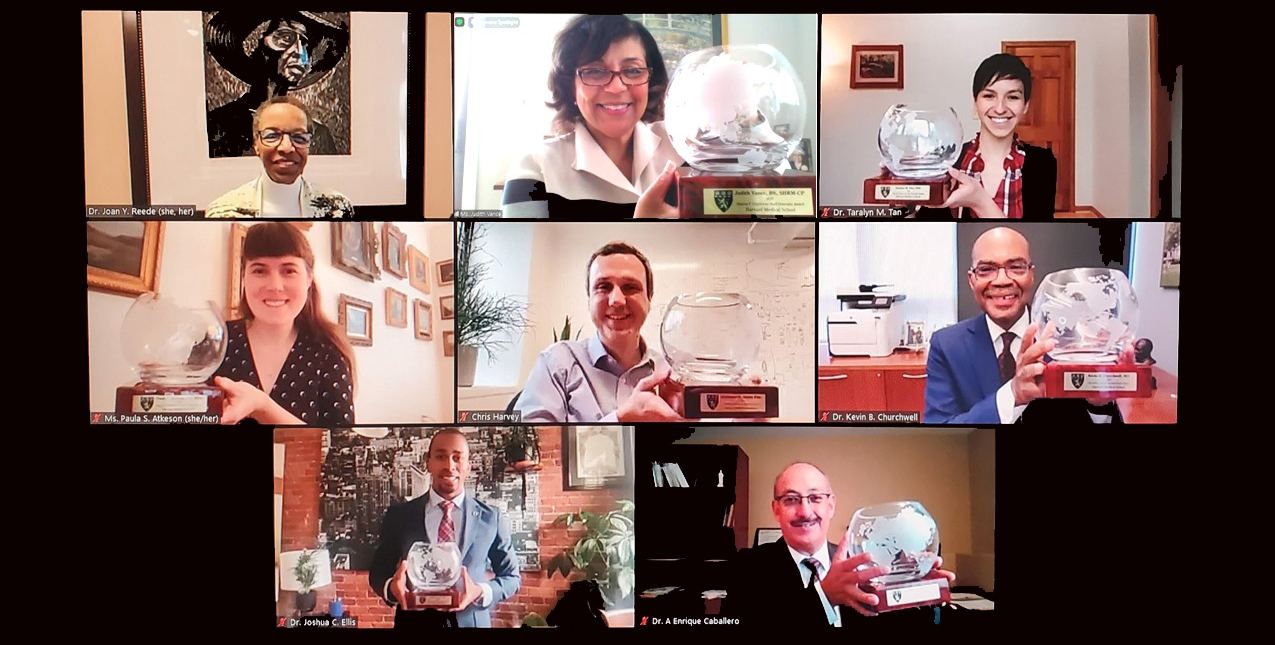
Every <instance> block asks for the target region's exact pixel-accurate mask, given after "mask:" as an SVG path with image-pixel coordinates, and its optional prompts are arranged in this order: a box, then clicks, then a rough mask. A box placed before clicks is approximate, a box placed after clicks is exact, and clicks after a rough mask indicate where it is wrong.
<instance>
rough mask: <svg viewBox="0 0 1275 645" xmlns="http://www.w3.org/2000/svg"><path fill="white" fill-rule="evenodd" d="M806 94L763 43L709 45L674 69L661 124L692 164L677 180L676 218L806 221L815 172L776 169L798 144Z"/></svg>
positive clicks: (781, 59)
mask: <svg viewBox="0 0 1275 645" xmlns="http://www.w3.org/2000/svg"><path fill="white" fill-rule="evenodd" d="M806 108H807V101H806V93H805V90H804V89H803V88H802V86H801V81H800V80H798V78H797V72H796V70H795V69H793V67H792V65H791V64H789V63H788V59H786V58H784V55H783V54H781V53H779V51H778V50H776V49H775V48H774V47H770V46H768V45H739V46H725V47H712V48H709V49H703V50H700V51H697V52H693V53H690V54H687V55H686V56H685V57H684V58H683V59H682V60H681V62H679V63H678V64H677V69H675V70H674V71H673V77H672V79H671V80H670V81H669V87H668V92H667V93H666V94H665V97H664V126H665V128H666V129H667V131H668V136H669V139H670V140H671V141H672V143H673V148H674V149H675V150H677V153H678V154H679V155H681V156H682V159H685V160H686V162H687V163H689V164H690V165H691V168H689V169H687V168H681V169H679V170H678V176H677V194H678V196H677V203H678V208H679V210H680V211H681V214H682V216H683V217H704V216H710V217H711V216H717V217H730V216H740V217H748V216H753V215H760V216H813V215H814V214H815V175H814V173H812V172H808V171H797V170H783V171H780V170H778V168H779V166H780V165H782V164H783V163H784V161H786V160H787V159H788V157H789V155H791V154H792V153H793V150H795V149H796V148H797V146H799V145H801V134H802V129H803V128H804V127H805V124H806Z"/></svg>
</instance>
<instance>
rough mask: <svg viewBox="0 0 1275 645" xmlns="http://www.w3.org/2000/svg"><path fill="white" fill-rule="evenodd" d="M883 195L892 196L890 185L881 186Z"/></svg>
mask: <svg viewBox="0 0 1275 645" xmlns="http://www.w3.org/2000/svg"><path fill="white" fill-rule="evenodd" d="M881 196H882V197H889V196H890V187H889V186H882V187H881Z"/></svg>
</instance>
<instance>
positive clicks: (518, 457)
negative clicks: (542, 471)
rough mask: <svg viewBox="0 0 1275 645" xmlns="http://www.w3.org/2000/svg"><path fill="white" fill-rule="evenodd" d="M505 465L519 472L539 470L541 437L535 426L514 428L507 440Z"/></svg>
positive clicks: (511, 429)
mask: <svg viewBox="0 0 1275 645" xmlns="http://www.w3.org/2000/svg"><path fill="white" fill-rule="evenodd" d="M505 464H506V465H507V466H508V467H509V468H511V469H513V470H515V471H517V472H523V471H526V470H538V469H539V466H540V435H539V434H537V432H536V428H535V427H534V426H513V427H512V428H510V429H509V434H508V435H506V440H505Z"/></svg>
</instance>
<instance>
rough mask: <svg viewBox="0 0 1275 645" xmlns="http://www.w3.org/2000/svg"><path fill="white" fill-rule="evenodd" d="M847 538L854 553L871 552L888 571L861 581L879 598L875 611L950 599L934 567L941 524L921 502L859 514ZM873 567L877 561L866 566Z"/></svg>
mask: <svg viewBox="0 0 1275 645" xmlns="http://www.w3.org/2000/svg"><path fill="white" fill-rule="evenodd" d="M845 539H847V540H850V553H851V554H852V555H859V554H860V553H868V554H870V555H871V556H872V563H873V564H874V565H876V566H879V567H881V568H883V569H885V570H886V573H885V575H882V576H878V577H876V578H873V579H872V581H871V582H870V583H868V584H864V585H861V586H860V588H862V589H863V590H864V591H866V592H868V593H874V594H876V597H877V604H876V607H875V609H876V611H877V612H886V611H894V610H896V609H906V608H908V607H920V606H922V605H934V604H938V603H943V602H947V601H949V600H951V598H952V592H951V589H950V587H949V585H948V579H947V577H946V576H944V575H943V574H941V573H938V572H937V571H935V570H934V569H935V566H934V565H935V562H936V561H937V558H938V550H939V526H938V524H937V523H936V522H935V521H934V518H933V517H931V516H930V513H929V512H928V511H926V510H925V507H924V506H922V505H921V503H920V502H890V503H888V504H876V505H874V506H869V507H867V508H861V509H859V510H857V511H855V512H854V517H852V518H851V519H850V526H849V527H848V528H847V529H846V536H845ZM865 566H872V565H865Z"/></svg>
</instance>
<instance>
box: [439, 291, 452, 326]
mask: <svg viewBox="0 0 1275 645" xmlns="http://www.w3.org/2000/svg"><path fill="white" fill-rule="evenodd" d="M438 307H439V311H438V313H439V317H440V318H442V319H443V320H451V319H453V318H455V317H456V297H455V296H440V297H439V298H438Z"/></svg>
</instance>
